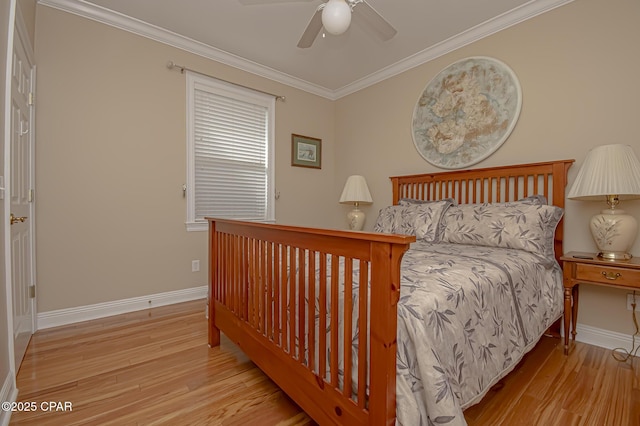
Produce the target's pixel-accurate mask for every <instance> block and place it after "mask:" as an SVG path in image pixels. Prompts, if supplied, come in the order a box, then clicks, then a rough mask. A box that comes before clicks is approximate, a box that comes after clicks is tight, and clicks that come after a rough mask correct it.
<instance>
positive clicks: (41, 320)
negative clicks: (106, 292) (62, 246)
mask: <svg viewBox="0 0 640 426" xmlns="http://www.w3.org/2000/svg"><path fill="white" fill-rule="evenodd" d="M207 291H208V290H207V286H202V287H193V288H187V289H184V290H176V291H169V292H166V293H158V294H151V295H148V296H141V297H133V298H131V299H123V300H115V301H113V302H105V303H97V304H95V305H85V306H78V307H75V308H67V309H58V310H55V311H48V312H40V313H38V330H43V329H45V328H51V327H58V326H61V325H67V324H74V323H76V322H81V321H88V320H93V319H98V318H104V317H109V316H112V315H118V314H125V313H128V312H134V311H141V310H143V309H149V308H155V307H158V306H165V305H172V304H174V303H181V302H188V301H191V300H197V299H206V297H207Z"/></svg>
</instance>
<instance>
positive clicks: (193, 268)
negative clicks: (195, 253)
mask: <svg viewBox="0 0 640 426" xmlns="http://www.w3.org/2000/svg"><path fill="white" fill-rule="evenodd" d="M198 271H200V261H199V260H192V261H191V272H198Z"/></svg>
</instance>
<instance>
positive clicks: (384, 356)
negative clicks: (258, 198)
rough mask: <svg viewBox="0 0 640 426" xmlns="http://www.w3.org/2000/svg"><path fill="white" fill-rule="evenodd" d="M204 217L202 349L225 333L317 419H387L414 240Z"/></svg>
mask: <svg viewBox="0 0 640 426" xmlns="http://www.w3.org/2000/svg"><path fill="white" fill-rule="evenodd" d="M208 220H209V224H210V233H209V235H210V240H209V243H210V267H209V271H210V272H209V274H210V283H211V288H210V290H211V292H210V303H209V344H210V346H212V347H213V346H217V345H219V344H220V331H222V332H224V333H225V335H226V336H227V337H229V339H231V340H232V341H233V342H235V343H236V344H237V345H238V346H239V347H240V348H241V349H242V350H243V351H244V352H245V353H246V354H247V355H248V356H249V357H250V358H251V359H252V360H253V361H254V362H255V363H256V364H257V365H258V367H260V369H262V370H263V371H264V372H265V373H266V374H267V375H268V376H269V377H271V379H273V381H274V382H276V383H277V384H278V386H280V387H281V388H282V389H283V391H285V392H286V393H287V394H288V395H289V396H290V397H291V398H292V399H293V400H294V401H296V403H298V404H299V405H300V407H301V408H302V409H303V410H305V412H307V413H308V414H309V415H310V416H311V417H312V418H313V419H314V420H315V421H316V422H318V423H319V424H323V425H324V424H349V425H351V424H354V425H355V424H394V422H395V399H396V327H397V302H398V298H399V294H400V262H401V259H402V256H403V254H404V253H405V251H406V250H407V249H408V248H409V245H410V243H411V242H413V241H415V237H413V236H404V235H385V234H373V233H364V232H347V231H330V230H320V229H312V228H300V227H291V226H280V225H265V224H257V223H251V222H240V221H231V220H223V219H208ZM369 282H370V285H367V283H369ZM338 283H341V284H340V285H337V284H338ZM361 284H363V285H361ZM345 348H346V350H345ZM362 348H366V350H362Z"/></svg>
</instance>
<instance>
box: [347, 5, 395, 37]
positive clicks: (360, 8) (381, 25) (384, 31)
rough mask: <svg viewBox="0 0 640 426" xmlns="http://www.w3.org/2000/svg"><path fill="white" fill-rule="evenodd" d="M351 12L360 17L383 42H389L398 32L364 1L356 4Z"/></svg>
mask: <svg viewBox="0 0 640 426" xmlns="http://www.w3.org/2000/svg"><path fill="white" fill-rule="evenodd" d="M353 12H354V13H357V14H358V15H360V17H361V18H363V19H364V20H365V21H366V22H367V23H368V24H369V25H370V26H371V27H372V28H373V29H374V30H375V31H376V32H377V33H378V34H380V37H382V39H383V40H389V39H391V38H393V36H395V35H396V33H397V32H398V31H397V30H396V29H395V28H393V25H391V24H390V23H389V22H388V21H387V20H386V19H384V18H383V17H382V15H380V14H379V13H378V12H376V10H375V9H374V8H373V7H371V5H370V4H369V3H367V2H366V1H362V3H358V4H357V5H356V7H354V8H353Z"/></svg>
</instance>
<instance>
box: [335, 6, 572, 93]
mask: <svg viewBox="0 0 640 426" xmlns="http://www.w3.org/2000/svg"><path fill="white" fill-rule="evenodd" d="M572 1H574V0H542V1H541V0H531V1H529V2H528V3H526V4H524V5H522V6H520V7H518V8H516V9H513V10H511V11H509V12H507V13H504V14H502V15H499V16H497V17H495V18H492V19H490V20H488V21H485V22H483V23H482V24H479V25H476V26H475V27H473V28H470V29H469V30H467V31H464V32H462V33H460V34H456V35H455V36H453V37H450V38H449V39H447V40H444V41H442V42H440V43H438V44H435V45H434V46H432V47H429V48H428V49H425V50H423V51H420V52H418V53H416V54H415V55H412V56H409V57H408V58H405V59H403V60H401V61H399V62H396V63H395V64H393V65H389V66H388V67H385V68H383V69H381V70H380V71H377V72H375V73H373V74H370V75H368V76H366V77H364V78H361V79H360V80H357V81H355V82H353V83H351V84H348V85H346V86H344V87H342V88H340V89H338V90H336V91H335V92H334V98H335V99H339V98H341V97H343V96H347V95H350V94H352V93H355V92H357V91H359V90H362V89H364V88H366V87H369V86H371V85H374V84H376V83H379V82H381V81H383V80H386V79H388V78H391V77H393V76H396V75H398V74H401V73H403V72H404V71H408V70H410V69H412V68H415V67H417V66H419V65H422V64H425V63H427V62H429V61H432V60H434V59H436V58H439V57H440V56H443V55H445V54H447V53H450V52H453V51H454V50H457V49H459V48H461V47H464V46H466V45H468V44H471V43H473V42H475V41H478V40H481V39H483V38H485V37H488V36H490V35H492V34H495V33H497V32H500V31H502V30H504V29H506V28H509V27H512V26H514V25H517V24H519V23H521V22H524V21H526V20H528V19H531V18H533V17H535V16H538V15H540V14H542V13H545V12H548V11H550V10H552V9H555V8H557V7H560V6H563V5H565V4H568V3H571V2H572Z"/></svg>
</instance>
